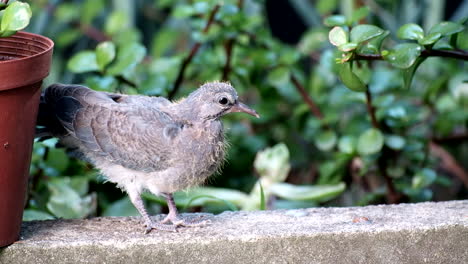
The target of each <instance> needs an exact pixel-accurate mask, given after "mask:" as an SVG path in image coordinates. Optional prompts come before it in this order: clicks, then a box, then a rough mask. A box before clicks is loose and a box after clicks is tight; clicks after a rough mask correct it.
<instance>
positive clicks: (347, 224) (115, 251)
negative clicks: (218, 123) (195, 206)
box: [0, 200, 468, 264]
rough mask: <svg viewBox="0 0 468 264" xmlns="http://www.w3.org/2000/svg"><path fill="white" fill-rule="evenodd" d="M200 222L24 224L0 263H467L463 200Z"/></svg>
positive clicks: (467, 210) (230, 215)
mask: <svg viewBox="0 0 468 264" xmlns="http://www.w3.org/2000/svg"><path fill="white" fill-rule="evenodd" d="M194 216H195V215H194V214H190V215H185V217H194ZM205 217H207V218H209V219H211V221H212V223H211V224H210V225H208V226H206V227H199V228H181V229H180V232H179V233H166V232H158V231H156V232H155V231H153V232H151V233H150V234H148V235H144V234H143V227H142V224H141V223H140V221H139V218H124V217H116V218H93V219H90V220H54V221H37V222H29V223H24V224H23V229H22V240H21V241H19V242H17V243H15V244H13V245H11V246H9V247H6V248H4V249H0V263H5V264H7V263H8V264H11V263H48V264H50V263H468V200H465V201H452V202H441V203H421V204H402V205H390V206H388V205H385V206H367V207H349V208H311V209H304V210H287V211H286V210H279V211H262V212H225V213H223V214H221V215H217V216H213V215H210V214H205Z"/></svg>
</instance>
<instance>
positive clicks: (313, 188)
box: [269, 182, 346, 202]
mask: <svg viewBox="0 0 468 264" xmlns="http://www.w3.org/2000/svg"><path fill="white" fill-rule="evenodd" d="M345 188H346V185H345V184H344V183H343V182H340V183H339V184H336V185H293V184H290V183H284V182H279V183H274V184H273V185H271V186H270V189H269V190H270V192H271V193H272V194H274V195H276V196H278V197H280V198H283V199H286V200H293V201H301V200H313V201H320V202H325V201H328V200H331V199H333V198H335V197H336V196H338V195H340V194H341V193H342V192H343V191H344V190H345Z"/></svg>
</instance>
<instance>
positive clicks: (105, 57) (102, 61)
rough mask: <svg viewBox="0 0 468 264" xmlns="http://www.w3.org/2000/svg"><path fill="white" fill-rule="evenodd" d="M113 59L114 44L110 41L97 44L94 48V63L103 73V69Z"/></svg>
mask: <svg viewBox="0 0 468 264" xmlns="http://www.w3.org/2000/svg"><path fill="white" fill-rule="evenodd" d="M114 58H115V44H114V43H112V42H111V41H105V42H101V43H99V45H97V47H96V62H97V65H98V66H99V69H101V71H103V70H104V69H105V67H106V66H107V65H108V64H109V63H111V62H112V61H113V60H114Z"/></svg>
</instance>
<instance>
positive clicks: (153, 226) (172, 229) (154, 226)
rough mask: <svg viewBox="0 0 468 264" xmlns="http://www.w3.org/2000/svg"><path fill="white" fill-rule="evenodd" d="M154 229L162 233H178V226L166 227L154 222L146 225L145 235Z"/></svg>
mask: <svg viewBox="0 0 468 264" xmlns="http://www.w3.org/2000/svg"><path fill="white" fill-rule="evenodd" d="M153 229H156V230H161V231H167V232H178V231H177V226H176V225H165V224H162V223H153V222H151V223H147V224H146V229H145V234H148V233H149V232H151V230H153Z"/></svg>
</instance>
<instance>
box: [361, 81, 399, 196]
mask: <svg viewBox="0 0 468 264" xmlns="http://www.w3.org/2000/svg"><path fill="white" fill-rule="evenodd" d="M366 105H367V112H368V113H369V116H370V119H371V123H372V127H374V128H375V129H379V130H380V125H379V122H378V121H377V117H376V115H375V107H374V106H373V105H372V94H371V93H370V90H369V86H367V89H366ZM391 151H392V150H391V149H389V148H387V147H386V146H384V147H383V148H382V153H381V155H380V157H379V158H378V159H377V166H378V168H379V171H380V174H381V175H382V177H383V178H384V179H385V183H386V185H387V190H388V191H387V202H388V203H390V204H393V203H398V202H400V199H401V195H400V194H399V193H398V192H397V190H396V188H395V185H394V184H393V180H392V178H391V177H390V176H389V175H388V173H387V167H388V162H387V161H388V160H390V158H389V156H391V154H392V152H391Z"/></svg>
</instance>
